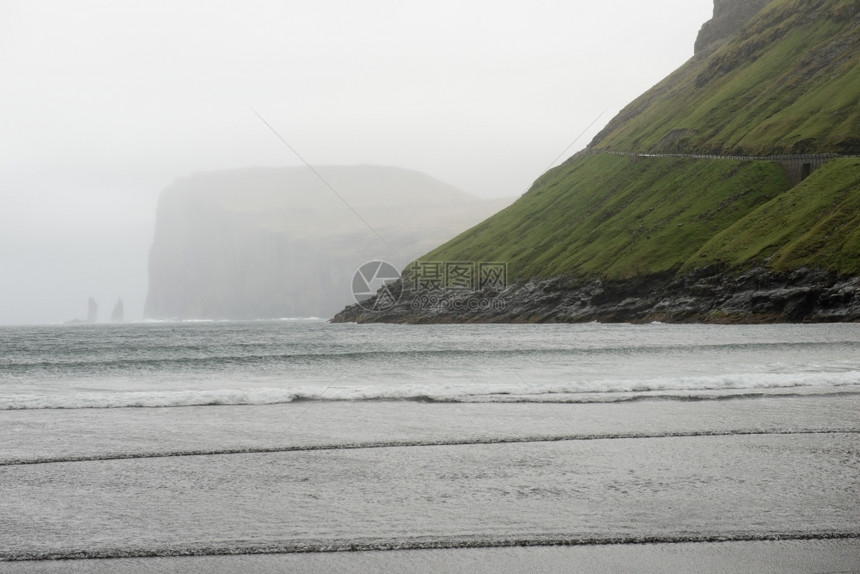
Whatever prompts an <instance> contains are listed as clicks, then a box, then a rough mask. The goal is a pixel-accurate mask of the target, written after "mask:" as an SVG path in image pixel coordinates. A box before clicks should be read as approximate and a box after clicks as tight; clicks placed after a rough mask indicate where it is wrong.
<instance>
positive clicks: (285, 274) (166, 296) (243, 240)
mask: <svg viewBox="0 0 860 574" xmlns="http://www.w3.org/2000/svg"><path fill="white" fill-rule="evenodd" d="M317 171H318V172H319V173H320V174H321V175H322V176H323V177H324V179H325V180H326V181H327V182H328V183H329V184H330V185H331V186H332V187H333V188H334V189H335V190H337V192H338V194H339V195H340V196H341V197H342V198H343V200H344V201H345V202H346V203H348V204H349V207H348V206H347V205H345V204H344V202H342V201H341V200H340V198H338V197H337V196H336V195H335V194H334V193H332V191H331V189H328V188H327V187H326V185H324V184H323V183H322V182H321V181H320V180H319V179H318V178H317V177H316V176H315V175H314V174H313V172H311V171H309V170H308V169H307V168H248V169H238V170H229V171H223V172H212V173H200V174H195V175H193V176H192V177H190V178H185V179H182V180H178V181H177V182H176V183H174V184H173V185H171V186H170V187H168V188H167V189H165V190H164V191H163V192H162V195H161V197H160V199H159V204H158V212H157V216H156V229H155V239H154V242H153V246H152V249H151V251H150V259H149V293H148V296H147V301H146V307H145V311H144V316H145V317H146V318H149V319H277V318H283V317H309V316H316V317H331V316H332V315H333V314H334V313H335V312H336V311H337V310H339V309H342V308H343V307H344V306H345V305H347V304H349V303H352V302H353V301H354V299H353V296H352V290H351V285H352V278H353V274H354V273H355V271H356V269H358V268H359V267H360V266H361V265H362V264H363V263H365V262H367V261H371V260H385V261H388V262H391V263H392V264H394V265H395V266H397V267H398V268H402V266H404V265H406V263H408V262H409V261H410V260H412V259H414V258H416V257H418V256H419V255H420V254H421V253H424V252H426V251H427V250H428V249H430V248H432V247H433V246H435V245H437V244H439V243H440V242H443V241H446V240H448V239H450V238H451V237H454V236H455V235H457V234H458V233H460V232H462V231H464V230H466V229H467V228H469V227H470V226H472V225H474V224H475V223H477V222H479V221H481V220H482V219H484V218H486V217H488V216H489V215H491V214H492V213H494V212H495V211H497V210H499V209H501V208H502V207H504V206H505V205H507V204H508V203H509V200H495V201H484V200H479V199H477V198H475V197H472V196H470V195H468V194H466V193H463V192H462V191H460V190H457V189H455V188H453V187H451V186H449V185H447V184H445V183H442V182H440V181H438V180H435V179H433V178H431V177H429V176H427V175H425V174H422V173H419V172H415V171H411V170H405V169H399V168H393V167H377V166H353V167H334V166H332V167H318V168H317ZM352 209H354V210H355V212H357V213H358V215H357V214H356V213H355V212H354V211H352ZM362 219H363V220H362ZM371 228H372V229H371Z"/></svg>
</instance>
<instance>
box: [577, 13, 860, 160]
mask: <svg viewBox="0 0 860 574" xmlns="http://www.w3.org/2000/svg"><path fill="white" fill-rule="evenodd" d="M858 30H860V1H858V0H774V1H773V2H771V3H770V4H769V5H768V6H767V7H766V8H765V9H764V10H763V11H762V12H761V13H759V14H758V15H757V16H756V17H754V18H753V19H752V20H751V21H750V22H749V23H748V24H747V25H746V26H745V27H744V28H743V30H742V31H741V32H740V34H738V35H737V36H735V37H734V38H733V39H731V40H730V41H728V42H727V43H726V44H724V45H723V46H722V47H720V48H719V49H718V50H716V51H715V52H713V53H711V54H709V55H706V56H703V57H697V58H693V59H691V60H690V61H689V62H687V63H686V64H685V65H684V66H682V67H681V68H680V69H679V70H677V71H676V72H675V73H673V74H672V75H670V76H669V77H668V78H666V79H665V80H664V81H662V82H660V83H659V84H657V85H656V86H655V87H654V88H652V89H651V90H649V91H648V92H646V93H645V94H643V95H642V96H641V97H639V98H638V99H637V100H635V101H634V102H633V103H631V104H630V105H629V106H627V108H625V109H624V110H623V111H622V112H621V113H620V114H619V115H618V116H617V117H616V118H615V119H613V120H612V121H611V122H610V123H609V124H608V125H607V127H606V129H605V130H603V131H602V132H601V133H600V134H599V135H598V136H597V137H596V138H595V140H594V141H593V142H592V146H593V147H596V148H599V149H614V150H623V151H639V152H681V153H715V154H727V155H756V156H760V155H773V154H780V153H831V152H832V153H842V154H849V153H853V154H856V153H860V133H858V131H860V130H858V126H860V32H858Z"/></svg>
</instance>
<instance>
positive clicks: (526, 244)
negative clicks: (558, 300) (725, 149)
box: [422, 154, 789, 279]
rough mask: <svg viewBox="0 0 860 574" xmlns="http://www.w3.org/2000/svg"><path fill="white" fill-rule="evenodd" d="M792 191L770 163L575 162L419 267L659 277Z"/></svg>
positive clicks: (604, 158)
mask: <svg viewBox="0 0 860 574" xmlns="http://www.w3.org/2000/svg"><path fill="white" fill-rule="evenodd" d="M788 188H789V183H788V179H787V178H786V176H785V174H784V172H783V171H782V168H781V167H780V166H779V164H777V163H773V162H767V161H755V162H744V161H732V160H697V159H686V158H638V159H637V158H629V157H624V156H616V155H608V154H594V155H587V156H584V157H582V156H577V157H574V158H572V159H571V160H568V161H567V162H566V163H564V164H563V165H561V166H559V167H557V168H555V169H554V170H551V171H550V172H548V173H547V174H545V175H544V176H543V177H542V178H541V179H540V180H538V182H537V183H536V184H535V186H534V187H533V188H532V190H531V191H529V192H528V193H527V194H526V195H524V196H523V197H522V198H521V199H520V200H519V201H517V202H516V203H515V204H513V205H511V206H510V207H508V208H507V209H505V210H503V211H501V212H500V213H498V214H496V215H495V216H493V217H491V218H490V219H488V220H486V221H484V222H483V223H481V224H479V225H478V226H476V227H474V228H472V229H471V230H469V231H467V232H466V233H464V234H462V235H460V236H459V237H457V238H455V239H453V240H452V241H450V242H448V243H446V244H445V245H443V246H442V247H440V248H438V249H436V250H434V251H432V252H430V253H429V254H427V255H425V256H424V257H422V259H423V260H427V261H434V260H435V261H464V260H465V261H505V262H507V263H508V272H509V274H510V276H511V277H512V278H515V279H525V278H530V277H552V276H555V275H561V274H579V275H594V276H604V277H610V278H626V277H631V276H634V275H643V274H653V273H662V272H666V271H671V270H676V269H678V268H679V267H680V266H681V265H682V264H683V263H684V262H686V260H687V259H688V258H690V257H691V256H693V255H694V254H696V252H697V251H698V250H699V249H701V248H702V247H703V246H704V245H705V244H706V243H707V242H708V241H709V240H710V239H711V238H712V237H713V236H714V235H716V234H718V233H720V232H721V231H723V230H725V229H727V228H728V227H730V226H731V225H733V224H734V223H735V222H736V221H737V220H738V219H739V218H740V217H742V216H743V215H745V214H746V213H749V212H750V211H752V210H753V209H755V208H756V207H758V206H761V205H764V204H765V203H767V202H769V201H770V200H772V199H773V198H775V197H777V196H778V195H779V194H780V193H782V192H783V191H785V190H787V189H788Z"/></svg>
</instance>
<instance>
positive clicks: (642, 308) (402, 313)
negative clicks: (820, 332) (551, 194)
mask: <svg viewBox="0 0 860 574" xmlns="http://www.w3.org/2000/svg"><path fill="white" fill-rule="evenodd" d="M389 291H391V292H395V293H397V294H398V295H399V298H398V300H397V303H396V304H392V301H391V300H390V298H389V299H388V300H382V299H380V298H379V297H378V296H377V298H374V299H371V300H369V301H364V302H363V303H362V305H357V304H356V305H352V306H350V307H347V308H346V309H344V310H343V311H341V312H340V313H338V314H337V315H336V316H335V317H334V318H333V319H332V321H333V322H336V323H342V322H357V323H542V322H571V323H579V322H590V321H600V322H630V323H642V322H651V321H663V322H673V323H681V322H703V323H783V322H796V323H800V322H855V321H860V277H857V276H852V277H840V276H838V275H836V274H834V273H831V272H827V271H822V270H816V269H808V268H803V269H798V270H796V271H793V272H791V273H787V274H780V273H776V272H774V271H771V270H768V269H766V268H762V267H757V268H753V269H750V270H747V271H745V272H743V273H739V274H733V273H732V272H727V271H726V270H725V269H718V268H713V267H711V268H705V269H701V270H698V271H695V272H691V273H688V274H684V275H676V274H671V275H658V276H649V277H639V278H634V279H630V280H602V279H589V280H582V279H577V278H575V277H570V276H559V277H553V278H551V279H546V280H537V279H532V280H528V281H519V282H516V283H513V284H511V285H509V286H508V287H506V288H505V289H502V290H493V289H485V290H482V291H460V290H447V291H438V292H425V291H417V290H415V289H414V288H413V287H412V286H411V285H409V284H408V282H406V281H404V280H403V279H401V280H400V282H399V284H398V285H396V286H395V287H394V288H393V289H390V290H389ZM374 306H375V308H374Z"/></svg>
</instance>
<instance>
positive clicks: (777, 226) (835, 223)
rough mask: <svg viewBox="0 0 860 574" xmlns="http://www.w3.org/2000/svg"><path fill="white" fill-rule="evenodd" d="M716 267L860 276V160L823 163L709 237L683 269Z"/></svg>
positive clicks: (851, 159) (847, 159)
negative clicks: (759, 266) (822, 271)
mask: <svg viewBox="0 0 860 574" xmlns="http://www.w3.org/2000/svg"><path fill="white" fill-rule="evenodd" d="M717 262H719V263H728V264H730V265H732V266H735V267H742V266H747V265H749V264H753V263H756V264H761V263H765V262H767V263H768V264H769V265H770V267H771V268H773V269H774V270H776V271H787V270H790V269H797V268H799V267H816V268H821V269H826V270H828V271H836V272H839V273H843V274H851V275H860V159H855V158H850V159H849V158H846V159H837V160H833V161H830V162H828V163H827V164H825V165H824V167H822V168H821V169H819V170H818V171H816V172H815V173H813V174H812V175H811V176H810V177H809V178H808V179H806V180H805V181H803V182H802V183H801V184H800V185H798V186H797V187H794V188H793V189H791V190H789V191H787V192H785V193H782V194H779V195H778V196H777V197H775V198H774V199H773V200H771V201H769V202H767V203H765V204H764V205H761V206H760V207H758V208H756V209H754V210H753V211H752V212H750V213H749V214H748V215H747V216H746V217H744V218H742V219H740V220H739V221H738V222H737V223H735V224H734V225H732V226H730V227H729V228H727V229H726V230H724V231H723V232H721V233H719V234H717V235H716V236H714V238H713V239H711V240H710V241H708V242H707V243H706V244H705V245H704V246H703V247H702V248H701V249H700V250H699V252H698V253H697V254H696V255H695V256H694V257H692V258H691V259H690V260H688V262H687V263H686V267H687V268H693V267H696V266H701V265H703V264H707V263H717Z"/></svg>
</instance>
